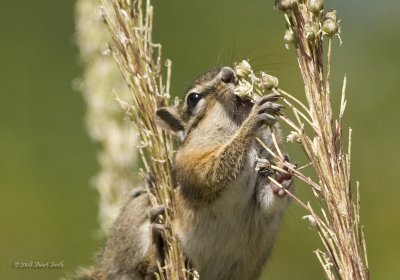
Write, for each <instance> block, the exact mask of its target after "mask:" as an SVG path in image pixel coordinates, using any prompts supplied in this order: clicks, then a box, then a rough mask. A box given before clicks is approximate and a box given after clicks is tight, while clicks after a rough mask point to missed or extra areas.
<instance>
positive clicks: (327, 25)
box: [322, 10, 339, 37]
mask: <svg viewBox="0 0 400 280" xmlns="http://www.w3.org/2000/svg"><path fill="white" fill-rule="evenodd" d="M322 32H323V33H324V34H325V35H328V36H329V37H332V36H333V35H336V34H337V33H338V32H339V24H338V22H337V20H336V11H335V10H331V11H329V12H327V13H326V15H325V21H324V23H323V24H322Z"/></svg>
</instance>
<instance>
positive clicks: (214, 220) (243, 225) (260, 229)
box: [178, 145, 286, 280]
mask: <svg viewBox="0 0 400 280" xmlns="http://www.w3.org/2000/svg"><path fill="white" fill-rule="evenodd" d="M257 153H258V151H257V150H256V148H255V145H254V147H253V148H252V149H251V151H250V153H249V155H248V160H247V163H246V166H245V168H244V170H243V172H242V173H241V174H240V176H239V177H238V178H236V180H234V181H233V182H232V183H231V185H230V186H227V187H226V189H225V190H224V191H223V192H222V193H221V194H220V196H219V197H218V198H217V199H216V200H215V201H213V202H212V203H211V204H208V205H205V206H204V207H203V208H201V209H196V210H192V211H193V212H192V213H190V215H191V216H192V219H191V221H192V223H193V224H192V225H190V227H189V230H188V231H186V232H185V234H182V233H181V234H180V233H179V228H178V234H179V235H180V237H181V241H182V245H183V247H184V250H185V253H186V254H187V256H189V257H190V259H191V261H192V262H193V264H194V266H195V267H196V268H197V269H198V270H199V272H200V275H201V278H202V279H207V280H214V279H215V280H217V279H218V280H223V279H230V280H234V279H255V278H256V277H257V276H258V275H259V273H260V271H261V269H262V266H263V264H264V263H265V261H266V259H267V257H268V256H269V254H270V252H271V250H272V246H273V243H274V238H275V235H276V232H277V230H278V228H279V221H280V219H281V213H282V211H281V210H282V209H283V208H284V207H277V205H283V204H286V202H283V201H279V200H281V199H282V198H279V197H275V195H274V194H273V193H272V190H271V189H270V187H269V186H268V185H265V186H259V185H258V182H257V174H256V171H255V164H256V156H257ZM188 214H189V213H188Z"/></svg>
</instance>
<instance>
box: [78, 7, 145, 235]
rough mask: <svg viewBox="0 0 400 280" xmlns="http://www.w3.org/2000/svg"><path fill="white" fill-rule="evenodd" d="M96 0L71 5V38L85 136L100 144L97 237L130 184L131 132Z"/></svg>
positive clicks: (134, 158) (123, 86) (126, 95)
mask: <svg viewBox="0 0 400 280" xmlns="http://www.w3.org/2000/svg"><path fill="white" fill-rule="evenodd" d="M98 7H99V2H98V0H79V1H77V3H76V40H77V44H78V47H79V51H80V58H81V61H82V63H83V66H84V73H83V76H82V79H81V80H80V81H79V83H77V85H78V87H79V90H80V91H81V92H82V93H83V96H84V98H85V101H86V104H87V112H86V124H87V128H88V130H89V134H90V137H91V138H92V139H93V140H94V141H96V142H98V143H100V151H99V153H98V160H99V164H100V171H99V173H98V174H97V175H96V177H95V178H94V180H93V185H94V186H95V188H96V189H97V191H98V192H99V223H100V232H101V235H102V236H106V235H107V234H108V231H109V229H110V228H111V225H112V224H113V222H114V220H115V219H116V217H117V216H118V214H119V210H120V207H121V205H122V203H123V201H124V200H125V197H126V193H127V192H129V191H130V190H132V189H133V188H134V186H135V176H134V172H132V170H134V169H136V165H137V156H136V148H135V145H134V144H135V142H136V138H137V137H136V133H135V130H134V128H133V127H132V125H131V123H130V122H129V121H127V120H124V119H123V118H121V107H120V106H119V105H118V103H117V102H115V100H114V96H113V94H112V93H111V92H110V89H111V88H113V89H115V90H116V91H118V94H119V95H120V96H121V97H122V98H124V99H128V98H129V90H128V88H127V86H126V84H125V81H124V80H123V78H122V75H121V73H120V71H119V70H118V68H117V66H116V65H115V62H114V60H113V58H112V57H111V56H110V55H106V54H104V49H105V47H106V45H105V42H106V41H107V40H109V38H110V36H109V35H108V31H107V30H106V28H105V27H104V24H103V23H102V22H101V21H99V19H98V15H96V11H98Z"/></svg>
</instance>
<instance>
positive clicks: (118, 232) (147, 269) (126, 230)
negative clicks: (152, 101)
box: [97, 67, 291, 280]
mask: <svg viewBox="0 0 400 280" xmlns="http://www.w3.org/2000/svg"><path fill="white" fill-rule="evenodd" d="M236 84H237V78H236V76H235V74H234V72H233V70H232V69H230V68H229V67H224V68H221V69H216V70H213V71H210V72H207V73H206V74H203V75H202V76H200V77H199V78H198V79H197V80H196V81H195V82H194V84H193V85H192V86H191V87H190V88H189V90H188V93H187V95H186V99H185V102H184V104H183V105H181V106H177V107H170V108H160V109H159V110H158V112H157V117H158V119H159V121H160V123H161V124H162V125H163V126H164V127H166V128H168V129H170V130H172V131H173V132H175V133H176V134H177V135H179V137H180V139H181V141H182V143H181V145H180V147H179V148H178V150H177V154H176V157H175V174H176V180H177V185H178V188H179V189H178V190H179V195H178V199H177V216H176V218H175V220H174V225H175V228H176V229H177V233H178V237H179V239H180V241H181V243H182V246H183V249H184V253H185V255H186V256H187V258H188V259H189V261H190V262H191V263H192V264H193V266H194V268H195V269H197V270H198V272H199V273H200V277H201V279H205V280H225V279H226V280H235V279H238V280H245V279H246V280H247V279H256V278H257V277H258V276H259V274H260V272H261V269H262V267H263V265H264V263H265V262H266V260H267V258H268V256H269V255H270V254H271V250H272V247H273V244H274V240H275V236H276V233H277V231H278V228H279V224H280V220H281V217H282V213H283V211H284V209H285V208H286V205H287V203H288V198H287V197H286V196H285V195H278V191H277V189H276V187H275V186H273V184H272V183H271V182H269V180H268V179H267V176H263V175H262V174H260V173H259V172H257V171H256V169H255V168H256V162H257V157H263V158H268V159H270V157H269V155H268V154H267V153H266V152H265V151H264V150H263V149H262V148H261V147H260V146H259V145H258V144H257V143H256V141H255V137H256V136H259V137H260V138H261V139H262V140H263V141H264V142H265V143H266V144H267V145H269V146H270V147H271V149H273V145H272V140H271V137H270V132H269V129H268V128H266V127H264V125H265V123H268V124H269V125H271V126H275V128H276V131H279V129H278V126H277V124H276V123H275V121H276V120H275V117H274V115H275V114H276V113H278V111H279V110H280V108H281V106H280V105H278V104H276V103H274V102H275V101H276V99H277V97H276V96H275V95H270V96H266V97H263V98H261V99H260V100H259V101H257V102H256V103H255V104H254V105H253V104H252V103H251V102H248V101H242V100H241V99H240V98H239V97H237V96H236V95H234V94H233V91H234V87H235V85H236ZM269 175H273V173H270V174H269ZM280 178H283V179H281V180H280V182H281V183H282V184H283V185H284V186H286V187H288V186H289V185H290V183H291V179H290V177H288V176H286V177H285V176H282V174H280ZM146 201H147V197H146V194H143V195H140V196H139V197H137V198H134V199H132V200H131V201H130V202H128V204H127V205H126V206H125V208H124V210H123V211H122V213H121V216H120V218H119V219H118V220H117V222H116V224H115V226H114V230H113V233H112V236H111V237H110V239H109V241H108V244H107V246H106V248H105V250H104V252H103V257H102V260H101V262H100V265H99V266H98V269H97V275H99V276H98V277H104V278H98V279H152V277H153V275H152V273H153V270H154V260H155V259H156V253H155V249H154V246H153V245H152V244H151V240H152V237H151V234H150V233H151V231H150V230H147V229H150V222H149V221H148V220H146V219H145V218H144V216H143V215H144V214H143V213H145V211H148V209H149V204H148V203H147V202H146ZM135 204H136V206H134V205H135ZM139 205H141V206H139ZM138 207H142V208H145V209H138ZM146 207H147V208H146ZM130 223H132V224H130ZM152 260H153V261H152ZM146 277H147V278H146Z"/></svg>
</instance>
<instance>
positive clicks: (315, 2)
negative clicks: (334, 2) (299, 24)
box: [307, 0, 324, 13]
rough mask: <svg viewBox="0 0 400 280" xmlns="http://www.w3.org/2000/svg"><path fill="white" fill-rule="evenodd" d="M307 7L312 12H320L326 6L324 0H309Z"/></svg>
mask: <svg viewBox="0 0 400 280" xmlns="http://www.w3.org/2000/svg"><path fill="white" fill-rule="evenodd" d="M307 8H308V10H309V11H310V12H313V13H318V12H320V11H321V10H322V9H323V8H324V1H323V0H307Z"/></svg>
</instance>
